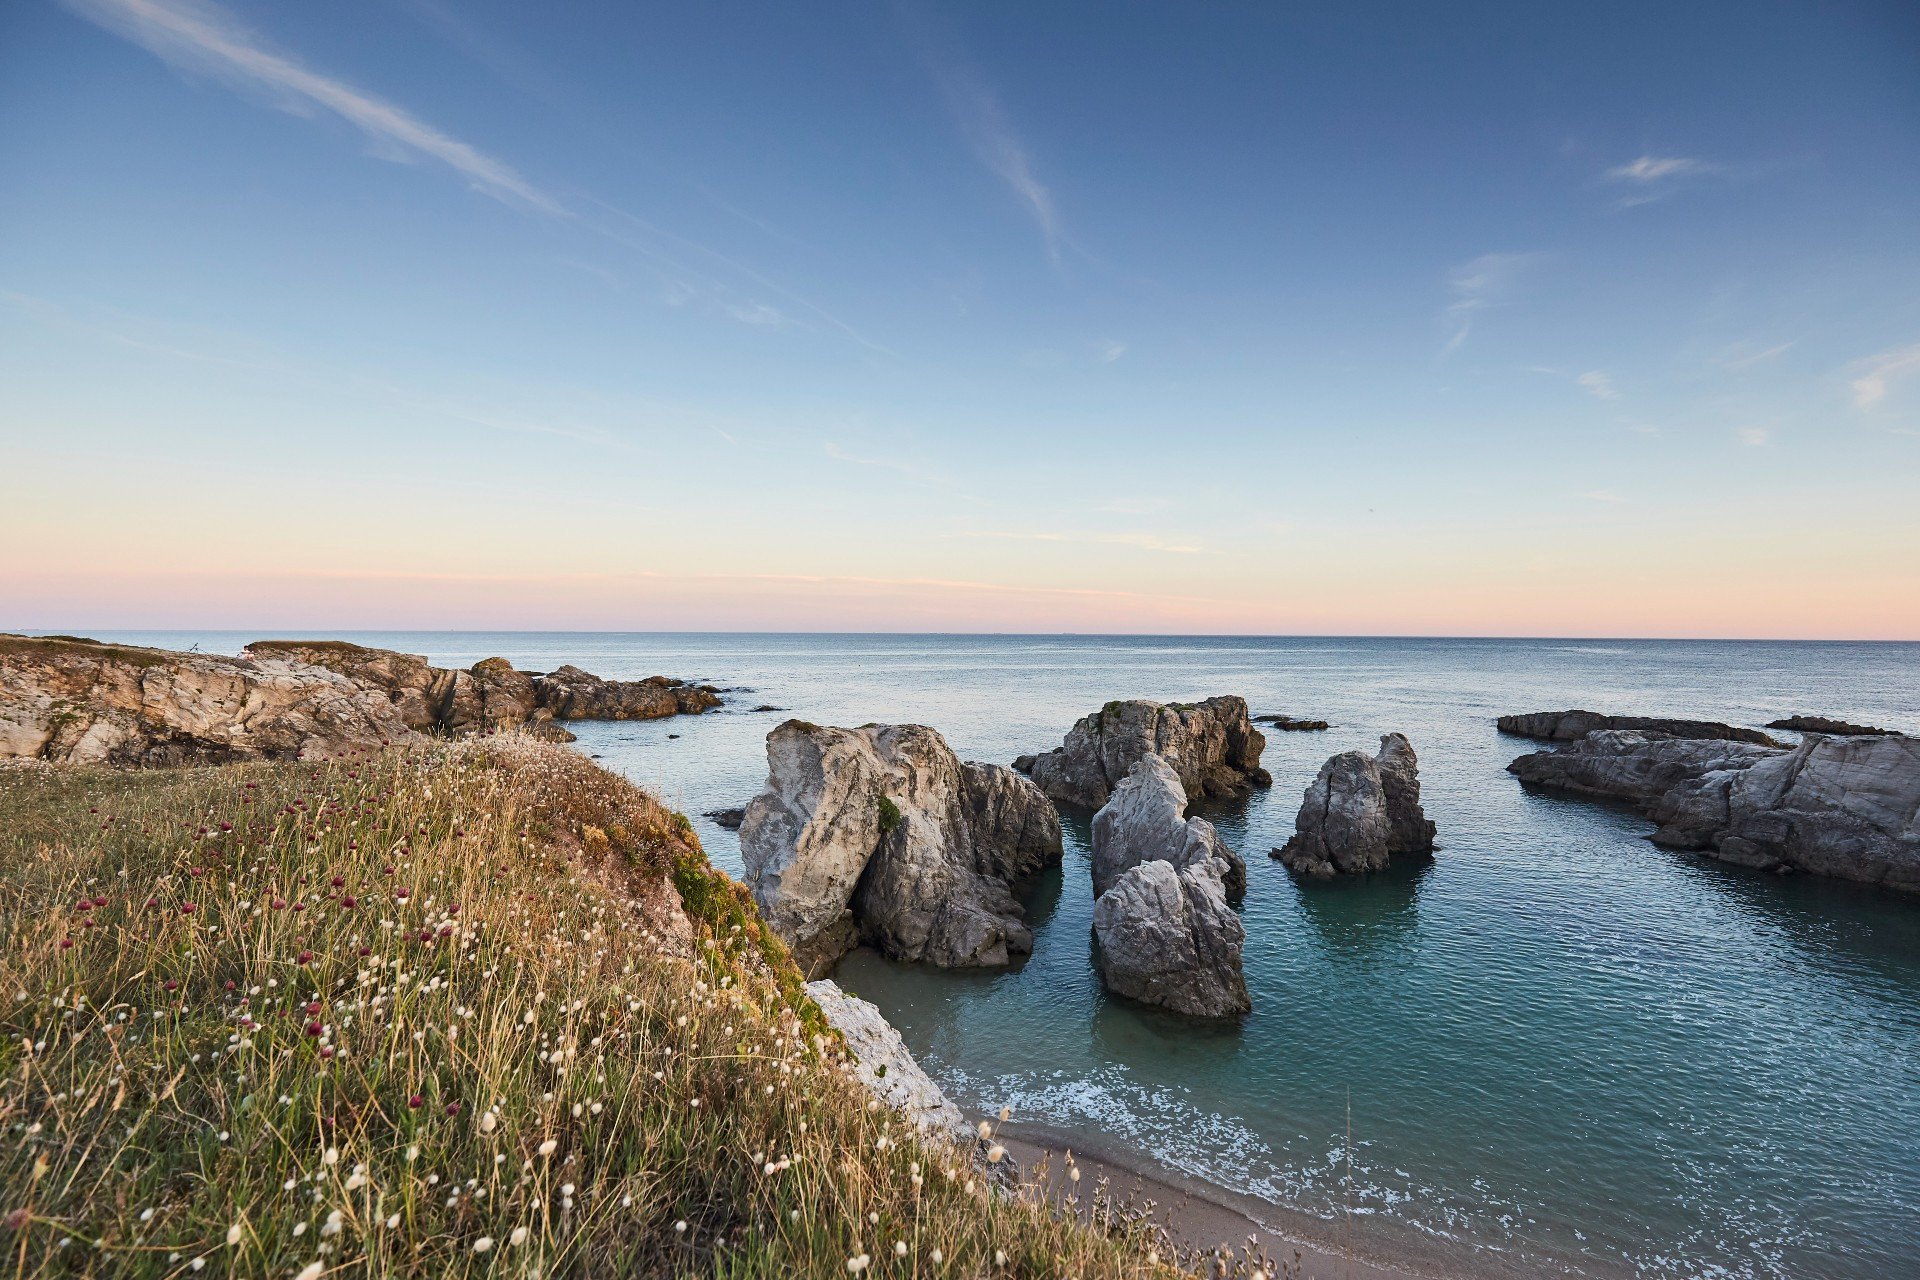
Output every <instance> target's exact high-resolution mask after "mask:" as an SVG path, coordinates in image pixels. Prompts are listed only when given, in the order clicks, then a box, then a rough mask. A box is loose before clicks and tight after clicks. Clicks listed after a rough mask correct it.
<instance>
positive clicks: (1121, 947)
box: [1093, 752, 1253, 1018]
mask: <svg viewBox="0 0 1920 1280" xmlns="http://www.w3.org/2000/svg"><path fill="white" fill-rule="evenodd" d="M1186 807H1187V795H1186V792H1185V790H1184V789H1183V788H1182V787H1181V785H1180V778H1179V775H1178V774H1176V773H1175V772H1174V771H1173V768H1172V766H1171V765H1169V764H1168V763H1167V762H1166V761H1165V760H1163V759H1162V758H1161V757H1160V756H1158V755H1156V754H1153V753H1151V752H1150V753H1148V754H1147V755H1145V756H1142V757H1141V758H1140V760H1139V761H1138V762H1137V763H1135V764H1134V766H1133V768H1132V769H1130V770H1129V771H1128V773H1127V776H1126V777H1125V778H1124V779H1122V780H1121V782H1120V785H1119V786H1118V787H1116V788H1114V792H1113V796H1112V798H1111V799H1109V800H1108V801H1107V803H1106V804H1105V805H1104V806H1102V807H1101V809H1100V811H1099V812H1098V813H1096V814H1095V815H1094V818H1093V884H1094V892H1095V894H1096V895H1097V898H1098V900H1097V901H1096V902H1095V903H1094V906H1093V932H1094V937H1095V939H1096V940H1097V942H1098V944H1099V945H1098V948H1097V950H1096V951H1095V967H1096V969H1097V970H1098V972H1099V974H1100V981H1101V983H1102V984H1103V985H1104V986H1105V987H1106V988H1107V990H1109V991H1112V992H1114V993H1115V994H1117V995H1122V996H1126V997H1128V998H1129V999H1133V1000H1139V1001H1141V1002H1142V1003H1145V1004H1153V1005H1159V1006H1161V1007H1162V1008H1166V1009H1171V1010H1173V1011H1174V1012H1176V1013H1183V1014H1187V1015H1190V1016H1193V1017H1203V1018H1222V1017H1231V1016H1233V1015H1236V1014H1242V1013H1246V1012H1248V1011H1249V1010H1251V1009H1252V1008H1253V1001H1252V998H1251V997H1250V996H1249V995H1248V993H1247V982H1246V976H1245V972H1244V970H1243V968H1242V952H1243V950H1244V947H1245V944H1246V927H1245V926H1244V925H1243V924H1242V923H1241V920H1240V917H1239V915H1238V914H1237V913H1235V912H1234V910H1233V909H1232V907H1231V906H1229V905H1228V902H1227V897H1228V893H1229V891H1230V889H1231V891H1232V892H1236V893H1244V892H1245V891H1246V881H1247V867H1246V863H1245V862H1243V861H1242V860H1241V858H1240V855H1239V854H1237V853H1235V852H1234V851H1233V850H1231V849H1229V848H1228V847H1227V846H1226V843H1225V842H1224V841H1222V840H1221V839H1220V837H1219V835H1218V833H1216V832H1215V831H1214V829H1213V826H1212V824H1211V823H1208V822H1207V821H1206V820H1205V819H1202V818H1186V817H1185V816H1184V814H1185V812H1186Z"/></svg>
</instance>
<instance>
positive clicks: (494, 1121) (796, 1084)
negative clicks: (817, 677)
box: [0, 738, 1191, 1280]
mask: <svg viewBox="0 0 1920 1280" xmlns="http://www.w3.org/2000/svg"><path fill="white" fill-rule="evenodd" d="M0 857H3V858H4V878H0V934H4V946H3V948H0V1032H4V1041H3V1042H0V1135H4V1143H3V1144H0V1223H3V1224H4V1225H0V1251H4V1252H0V1266H4V1267H5V1269H6V1271H8V1272H11V1273H12V1274H14V1275H15V1276H19V1277H25V1276H41V1275H69V1274H94V1275H103V1276H104V1275H113V1276H123V1275H127V1276H162V1275H165V1276H173V1275H184V1276H190V1275H193V1274H195V1273H196V1272H205V1273H211V1274H216V1275H219V1274H231V1275H247V1276H272V1277H308V1278H309V1280H310V1278H311V1277H313V1276H317V1275H321V1274H327V1275H336V1274H337V1275H349V1276H375V1275H377V1276H388V1275H405V1276H414V1275H423V1276H424V1275H431V1276H466V1275H480V1274H500V1275H514V1276H523V1275H524V1276H534V1275H543V1276H544V1275H575V1276H653V1275H666V1274H687V1273H697V1274H710V1275H718V1276H788V1275H818V1276H827V1275H838V1276H843V1277H844V1276H847V1275H848V1274H850V1271H852V1270H853V1269H855V1268H861V1260H862V1259H865V1260H866V1261H865V1264H864V1268H863V1270H864V1273H865V1274H867V1275H873V1276H962V1277H973V1276H1002V1275H1007V1276H1046V1277H1060V1276H1081V1277H1113V1276H1142V1275H1156V1274H1171V1273H1172V1272H1171V1269H1170V1268H1169V1267H1168V1266H1167V1264H1166V1262H1164V1261H1162V1259H1163V1258H1164V1257H1165V1256H1166V1253H1165V1251H1166V1249H1167V1246H1166V1242H1165V1238H1164V1237H1163V1236H1162V1235H1161V1234H1160V1232H1159V1231H1158V1229H1157V1228H1155V1227H1154V1226H1153V1224H1152V1223H1151V1222H1145V1221H1141V1220H1138V1219H1137V1218H1133V1217H1130V1216H1128V1215H1127V1214H1126V1213H1124V1212H1121V1211H1119V1210H1117V1209H1116V1208H1115V1207H1114V1206H1111V1205H1109V1206H1106V1208H1105V1210H1103V1211H1102V1212H1101V1213H1096V1214H1095V1218H1096V1226H1095V1227H1094V1228H1088V1227H1085V1226H1082V1225H1080V1224H1078V1223H1077V1222H1075V1221H1073V1220H1071V1214H1069V1213H1062V1212H1060V1211H1057V1210H1050V1209H1048V1208H1046V1207H1044V1206H1043V1205H1041V1204H1039V1203H1037V1202H1036V1201H1035V1200H1034V1199H1032V1198H1030V1197H1025V1196H1021V1195H1018V1194H1014V1195H1009V1194H1004V1193H1001V1192H997V1191H994V1190H992V1189H991V1188H990V1185H989V1181H988V1179H987V1177H986V1176H985V1174H984V1173H983V1172H982V1171H981V1170H980V1169H979V1168H978V1167H976V1166H975V1165H974V1164H973V1163H972V1160H973V1155H972V1153H970V1152H962V1151H960V1150H958V1149H955V1148H951V1147H948V1146H945V1145H944V1144H940V1143H937V1142H934V1143H930V1142H926V1141H923V1140H921V1139H920V1138H918V1137H916V1136H915V1135H913V1134H912V1133H910V1132H909V1131H908V1126H907V1123H906V1121H905V1120H904V1119H903V1118H901V1117H900V1116H897V1115H895V1114H893V1113H891V1112H889V1111H886V1110H884V1109H880V1108H879V1107H878V1105H877V1104H875V1103H873V1102H872V1101H871V1100H870V1099H869V1098H868V1096H867V1095H866V1094H865V1093H864V1092H863V1091H862V1090H861V1089H860V1088H859V1086H858V1084H857V1083H856V1082H855V1081H853V1080H852V1079H850V1078H849V1075H848V1072H847V1070H846V1065H845V1062H844V1059H843V1056H842V1054H841V1050H840V1048H839V1046H838V1042H837V1041H836V1040H835V1039H834V1038H833V1037H831V1036H830V1035H825V1034H822V1032H823V1030H824V1026H823V1024H822V1023H821V1022H820V1021H819V1013H818V1010H817V1009H815V1008H814V1007H813V1006H812V1004H811V1002H809V1001H807V1000H806V999H805V996H804V993H803V992H802V991H801V988H800V986H799V980H798V974H797V973H796V972H795V971H794V969H793V966H792V964H791V962H790V960H789V959H788V958H787V956H786V952H785V950H784V948H782V947H781V946H780V944H779V943H778V942H777V941H776V940H774V939H773V938H772V937H771V936H770V935H769V934H767V933H766V932H765V931H764V930H763V929H762V928H761V926H760V923H759V920H758V917H757V915H756V914H755V913H754V911H753V908H752V904H751V900H750V899H748V898H747V897H746V895H745V894H744V893H743V892H741V891H740V890H739V888H738V886H735V885H733V884H732V883H731V882H730V881H728V880H727V879H726V877H725V876H723V875H720V874H719V873H717V872H714V871H712V870H711V869H710V868H708V866H707V864H706V861H705V858H704V856H703V855H701V854H700V852H699V846H698V844H697V842H696V841H695V840H694V839H693V837H692V833H691V831H690V829H688V828H687V826H686V821H685V819H684V818H682V817H680V816H679V815H674V814H670V813H668V812H666V811H665V810H664V809H662V808H661V807H660V806H659V805H657V804H655V803H654V802H653V801H652V800H650V799H648V798H647V797H645V796H644V795H642V794H641V793H640V792H638V791H637V790H636V789H634V788H633V787H632V786H630V785H629V784H627V783H625V782H624V781H623V780H620V779H618V778H615V777H613V776H612V775H609V774H606V773H604V772H602V771H601V770H599V769H597V768H595V767H594V766H593V765H592V764H590V763H589V762H587V761H585V760H584V759H582V758H581V757H579V756H577V755H575V754H573V753H571V752H567V751H565V750H563V749H559V748H555V747H550V746H545V745H541V744H537V743H533V742H529V741H525V740H521V739H516V738H496V739H487V740H480V741H472V742H466V743H454V744H447V743H437V744H433V745H430V746H425V747H417V748H409V749H405V750H402V749H398V748H396V749H394V750H391V751H387V752H383V753H380V754H378V755H375V756H371V757H367V758H363V759H358V760H344V761H333V762H328V763H324V764H319V765H312V764H306V765H271V766H268V765H244V766H230V767H226V768H221V769H195V770H175V771H155V772H148V773H112V772H105V771H90V770H74V769H58V768H50V767H44V766H36V767H14V768H7V769H0ZM663 877H670V878H671V880H672V883H673V884H674V886H675V887H676V888H677V889H678V894H677V895H667V894H666V892H665V890H664V887H663ZM674 896H677V897H679V898H682V899H684V900H685V902H686V904H687V907H688V913H689V914H690V915H691V917H692V924H693V931H692V935H691V936H688V934H687V933H686V930H685V922H684V920H682V919H681V918H680V916H679V913H678V912H677V911H673V910H671V909H670V907H668V908H663V905H662V904H663V903H671V901H672V898H673V897H674ZM676 923H677V925H678V927H677V929H676ZM1099 1224H1104V1226H1101V1225H1099ZM1189 1261H1191V1260H1189Z"/></svg>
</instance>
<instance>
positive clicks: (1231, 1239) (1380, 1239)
mask: <svg viewBox="0 0 1920 1280" xmlns="http://www.w3.org/2000/svg"><path fill="white" fill-rule="evenodd" d="M996 1137H997V1138H998V1140H999V1141H1000V1142H1001V1143H1002V1144H1003V1145H1004V1146H1005V1147H1006V1148H1007V1150H1008V1152H1009V1153H1011V1154H1012V1155H1013V1157H1014V1158H1015V1159H1016V1160H1018V1161H1019V1162H1020V1165H1021V1174H1022V1176H1023V1177H1031V1176H1033V1175H1035V1174H1036V1173H1038V1172H1039V1171H1041V1170H1042V1169H1043V1168H1044V1171H1045V1175H1046V1185H1047V1189H1048V1192H1049V1194H1050V1195H1052V1196H1053V1197H1054V1198H1055V1199H1059V1198H1062V1197H1064V1196H1065V1195H1067V1194H1068V1192H1069V1190H1070V1189H1071V1190H1075V1191H1077V1192H1078V1194H1079V1197H1080V1201H1081V1206H1080V1208H1081V1212H1082V1214H1083V1216H1084V1214H1085V1213H1086V1212H1087V1209H1088V1202H1089V1201H1090V1200H1091V1198H1092V1192H1093V1188H1094V1187H1095V1186H1096V1185H1097V1184H1098V1183H1099V1181H1100V1179H1102V1178H1105V1179H1107V1182H1108V1185H1109V1188H1110V1190H1111V1191H1112V1193H1113V1195H1114V1196H1115V1197H1116V1198H1117V1199H1119V1200H1121V1201H1123V1202H1124V1201H1127V1200H1129V1199H1131V1200H1133V1201H1136V1202H1138V1201H1141V1200H1151V1201H1153V1202H1154V1205H1155V1213H1154V1217H1155V1219H1156V1220H1157V1221H1159V1222H1160V1223H1161V1224H1162V1225H1163V1226H1164V1227H1165V1228H1166V1229H1167V1233H1168V1234H1169V1235H1171V1236H1172V1237H1173V1238H1174V1240H1175V1241H1176V1242H1178V1243H1179V1244H1181V1245H1183V1246H1185V1247H1187V1248H1191V1249H1197V1250H1203V1251H1211V1250H1213V1249H1215V1248H1217V1247H1224V1248H1225V1249H1227V1250H1228V1251H1229V1252H1231V1253H1233V1254H1234V1255H1236V1256H1238V1255H1239V1254H1240V1253H1241V1251H1242V1247H1243V1246H1245V1245H1246V1244H1247V1243H1248V1237H1250V1236H1251V1237H1253V1239H1254V1243H1255V1245H1256V1247H1257V1248H1258V1249H1259V1250H1261V1251H1263V1252H1264V1253H1265V1254H1267V1255H1269V1256H1271V1257H1272V1259H1273V1260H1274V1262H1275V1263H1277V1264H1286V1263H1295V1262H1296V1259H1297V1266H1298V1268H1299V1270H1298V1272H1297V1274H1298V1276H1299V1277H1300V1278H1301V1280H1518V1278H1520V1277H1531V1276H1550V1275H1565V1274H1567V1273H1566V1272H1565V1271H1563V1270H1561V1269H1560V1268H1556V1267H1553V1266H1551V1265H1538V1266H1535V1265H1529V1264H1527V1263H1524V1262H1520V1261H1518V1260H1516V1259H1513V1258H1510V1257H1505V1256H1500V1255H1494V1254H1486V1255H1483V1256H1477V1255H1481V1251H1478V1250H1474V1249H1472V1248H1471V1247H1470V1246H1465V1245H1460V1244H1456V1243H1452V1242H1448V1241H1441V1240H1430V1239H1426V1238H1424V1237H1420V1238H1410V1239H1405V1240H1401V1239H1393V1240H1389V1239H1387V1238H1386V1230H1384V1229H1383V1227H1384V1224H1379V1223H1373V1222H1368V1221H1366V1220H1364V1219H1356V1218H1349V1219H1345V1220H1342V1221H1327V1220H1325V1219H1321V1218H1317V1217H1314V1216H1312V1215H1310V1214H1305V1213H1300V1212H1298V1211H1291V1210H1287V1209H1284V1208H1282V1207H1280V1206H1277V1205H1274V1204H1270V1203H1268V1202H1267V1201H1264V1200H1258V1199H1255V1198H1253V1197H1251V1196H1243V1195H1238V1194H1235V1193H1234V1192H1231V1191H1228V1190H1226V1189H1224V1188H1221V1187H1217V1186H1214V1185H1212V1184H1210V1183H1206V1182H1202V1181H1200V1180H1199V1179H1196V1178H1190V1177H1187V1176H1185V1175H1183V1174H1180V1173H1177V1172H1175V1171H1172V1170H1168V1169H1164V1168H1161V1167H1159V1166H1157V1165H1155V1164H1154V1163H1153V1162H1152V1161H1151V1160H1149V1159H1148V1158H1147V1157H1146V1156H1145V1155H1144V1154H1142V1153H1140V1152H1138V1151H1129V1150H1127V1149H1125V1148H1124V1147H1122V1146H1121V1145H1120V1144H1118V1143H1114V1142H1113V1141H1111V1140H1110V1139H1107V1138H1106V1137H1105V1136H1104V1135H1101V1134H1095V1133H1068V1132H1065V1131H1063V1130H1057V1129H1052V1128H1049V1127H1047V1126H1044V1125H1033V1124H1021V1123H1018V1122H1008V1123H1006V1124H1003V1125H1001V1126H999V1128H998V1130H997V1132H996ZM1068 1151H1071V1152H1072V1153H1073V1160H1074V1163H1075V1164H1076V1165H1078V1166H1079V1168H1080V1173H1081V1181H1080V1183H1079V1185H1078V1187H1077V1188H1076V1187H1074V1186H1073V1183H1072V1182H1071V1180H1070V1177H1069V1175H1068V1173H1067V1163H1066V1159H1065V1156H1066V1153H1067V1152H1068ZM1408 1235H1409V1236H1411V1235H1412V1233H1408Z"/></svg>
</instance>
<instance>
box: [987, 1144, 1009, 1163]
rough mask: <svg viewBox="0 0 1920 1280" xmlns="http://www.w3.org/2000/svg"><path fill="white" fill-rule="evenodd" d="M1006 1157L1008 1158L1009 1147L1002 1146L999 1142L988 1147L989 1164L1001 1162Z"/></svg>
mask: <svg viewBox="0 0 1920 1280" xmlns="http://www.w3.org/2000/svg"><path fill="white" fill-rule="evenodd" d="M1006 1158H1007V1149H1006V1148H1005V1147H1003V1146H1001V1145H1000V1144H999V1143H997V1142H996V1143H994V1144H993V1145H992V1146H990V1147H988V1148H987V1163H988V1164H999V1163H1000V1162H1001V1161H1002V1160H1004V1159H1006Z"/></svg>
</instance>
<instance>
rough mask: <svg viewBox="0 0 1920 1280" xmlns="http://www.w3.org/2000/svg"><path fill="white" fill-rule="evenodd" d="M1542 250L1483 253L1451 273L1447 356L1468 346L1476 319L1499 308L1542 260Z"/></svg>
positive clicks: (1445, 320) (1445, 315) (1444, 315)
mask: <svg viewBox="0 0 1920 1280" xmlns="http://www.w3.org/2000/svg"><path fill="white" fill-rule="evenodd" d="M1545 256H1546V255H1545V254H1540V253H1483V254H1481V255H1480V256H1479V257H1477V258H1475V259H1474V260H1473V261H1471V262H1465V263H1462V264H1461V265H1459V266H1457V267H1455V268H1454V269H1453V270H1452V271H1449V272H1448V273H1447V288H1448V290H1449V291H1450V292H1451V293H1452V294H1453V301H1452V302H1450V303H1448V304H1447V309H1446V310H1445V311H1443V312H1441V313H1440V323H1441V324H1442V325H1443V326H1445V327H1446V329H1447V330H1448V337H1447V344H1446V346H1445V347H1444V348H1442V354H1443V355H1451V354H1453V353H1454V352H1455V351H1458V350H1459V349H1460V348H1461V347H1463V346H1465V345H1466V341H1467V336H1468V335H1469V334H1470V333H1472V332H1473V326H1474V322H1475V321H1476V320H1478V319H1479V317H1480V313H1481V312H1483V311H1485V310H1487V309H1488V308H1489V307H1497V306H1499V305H1501V304H1502V303H1503V302H1505V301H1506V300H1507V299H1508V298H1509V297H1511V296H1512V293H1513V290H1514V287H1515V285H1516V283H1517V282H1518V281H1519V279H1520V278H1521V277H1522V276H1523V275H1525V274H1526V272H1527V270H1528V269H1529V268H1531V267H1532V266H1533V265H1534V264H1535V263H1537V262H1539V261H1540V260H1541V259H1542V258H1543V257H1545Z"/></svg>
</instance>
